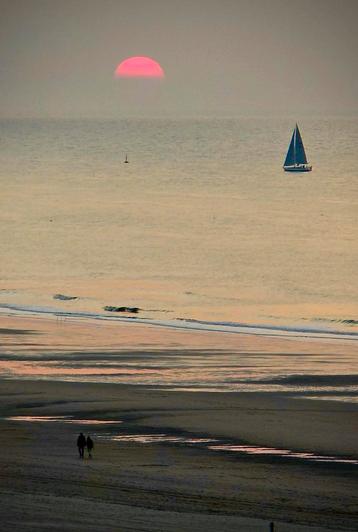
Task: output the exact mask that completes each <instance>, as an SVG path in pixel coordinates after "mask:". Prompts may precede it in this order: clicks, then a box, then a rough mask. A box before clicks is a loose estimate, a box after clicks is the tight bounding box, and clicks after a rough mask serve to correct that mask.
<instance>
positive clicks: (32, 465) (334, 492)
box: [0, 380, 358, 532]
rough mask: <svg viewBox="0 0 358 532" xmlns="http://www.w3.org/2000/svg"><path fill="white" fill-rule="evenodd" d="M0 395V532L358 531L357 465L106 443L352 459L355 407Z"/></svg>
mask: <svg viewBox="0 0 358 532" xmlns="http://www.w3.org/2000/svg"><path fill="white" fill-rule="evenodd" d="M0 393H1V412H0V415H1V429H0V441H1V449H2V452H1V457H0V461H1V468H0V471H1V473H0V485H1V488H0V489H1V522H2V526H3V529H4V530H10V529H16V530H50V529H51V530H53V529H55V530H146V531H147V530H148V531H149V530H150V531H159V530H160V531H163V532H164V531H179V530H180V531H182V530H193V529H194V530H203V531H204V530H212V531H214V530H223V531H234V530H244V531H246V530H247V531H261V530H263V531H264V530H268V529H269V522H270V521H274V522H275V524H276V530H278V531H287V532H288V531H304V530H307V531H309V530H312V532H313V531H316V532H318V531H323V530H356V523H357V521H356V519H357V513H356V512H357V502H358V500H357V496H356V493H357V475H356V470H357V466H352V465H348V464H339V463H336V464H335V463H315V462H308V461H305V460H298V459H292V458H279V457H272V456H271V457H267V456H254V455H253V456H249V455H243V454H240V455H238V454H235V453H229V452H215V451H212V450H210V449H208V448H205V447H204V446H203V445H200V444H199V445H197V446H195V445H184V444H179V445H178V444H175V443H165V442H162V443H161V442H154V443H146V444H144V443H141V441H113V440H111V439H110V438H111V436H113V435H121V434H122V435H123V434H132V435H133V434H142V435H143V434H147V435H148V434H163V433H165V434H169V435H175V436H178V435H185V436H186V437H188V435H189V436H190V437H192V438H200V437H201V438H212V439H216V438H219V439H220V438H226V439H228V438H229V439H231V440H232V441H240V442H246V443H250V444H255V445H270V446H278V447H279V448H289V449H295V450H300V451H304V450H306V451H307V450H310V451H315V452H317V453H325V454H333V455H335V456H339V455H341V456H350V457H351V458H357V459H358V454H357V433H356V430H355V428H356V426H357V417H358V412H357V408H356V407H355V406H354V405H350V404H344V403H340V404H338V403H336V402H329V403H328V402H326V401H325V402H323V401H309V400H303V399H292V398H285V397H280V396H278V395H275V394H268V395H267V394H266V395H265V394H245V393H243V394H240V393H235V394H234V393H231V394H224V393H222V394H210V393H181V392H171V391H163V390H153V389H146V388H144V387H136V386H123V385H113V384H87V383H84V384H83V383H65V382H39V381H24V380H22V381H16V380H2V381H1V384H0ZM10 416H72V419H73V418H75V419H77V420H83V419H85V420H93V425H81V424H78V423H65V422H61V421H57V422H55V421H53V422H28V421H11V420H6V419H5V418H8V417H10ZM95 420H97V423H96V421H95ZM106 420H107V421H108V420H112V421H117V423H115V424H113V425H106V424H104V425H101V424H98V421H106ZM120 422H121V423H120ZM81 430H82V431H83V432H84V433H85V434H89V433H90V434H91V435H92V436H93V439H94V441H95V453H94V458H93V459H92V460H90V459H88V458H85V460H83V461H81V460H79V458H78V454H77V449H76V438H77V435H78V433H79V431H81Z"/></svg>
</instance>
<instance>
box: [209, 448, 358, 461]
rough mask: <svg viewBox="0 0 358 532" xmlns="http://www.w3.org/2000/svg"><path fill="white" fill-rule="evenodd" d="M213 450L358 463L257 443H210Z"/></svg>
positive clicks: (347, 459) (348, 459) (336, 457)
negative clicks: (258, 445)
mask: <svg viewBox="0 0 358 532" xmlns="http://www.w3.org/2000/svg"><path fill="white" fill-rule="evenodd" d="M208 448H209V449H211V450H212V451H229V452H235V453H243V454H252V455H261V456H262V455H268V456H279V457H282V458H299V459H303V460H313V461H315V462H334V463H342V464H354V465H358V460H353V459H350V458H340V457H338V456H324V455H319V454H314V453H309V452H302V453H301V452H296V451H290V450H289V449H276V448H274V447H257V446H255V445H231V444H221V445H210V446H209V447H208Z"/></svg>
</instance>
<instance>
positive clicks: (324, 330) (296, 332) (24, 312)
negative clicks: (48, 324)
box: [0, 304, 358, 341]
mask: <svg viewBox="0 0 358 532" xmlns="http://www.w3.org/2000/svg"><path fill="white" fill-rule="evenodd" d="M125 314H126V313H115V312H112V313H111V314H110V313H103V312H86V311H81V310H78V311H74V310H72V311H70V310H66V309H60V308H54V307H53V308H50V307H36V306H23V305H10V304H1V305H0V318H1V317H3V316H8V317H10V316H13V317H31V318H36V319H61V318H62V319H70V320H83V321H84V322H86V323H88V324H89V325H90V324H91V323H95V322H96V321H100V322H117V323H135V324H138V325H143V326H153V327H161V328H163V329H178V330H188V331H200V332H205V331H207V332H217V333H220V332H221V333H230V334H248V335H250V334H251V335H263V336H272V337H274V336H283V337H285V338H286V337H287V338H298V339H304V338H312V339H317V340H322V339H328V340H352V341H358V330H348V329H347V327H353V328H355V327H356V326H357V323H356V320H340V321H339V320H328V319H327V320H320V321H326V324H327V325H326V327H321V328H320V327H317V326H316V325H314V322H313V321H312V322H310V325H308V326H307V327H304V326H303V325H299V324H297V325H292V324H281V325H280V324H274V323H249V322H248V323H243V322H232V321H231V322H227V321H207V320H200V319H193V318H178V317H177V318H173V319H166V320H165V319H161V320H157V319H154V318H149V317H141V316H137V315H136V316H134V315H130V316H128V315H125ZM333 324H334V326H335V327H337V325H341V326H342V327H343V326H344V325H345V327H346V328H341V329H337V328H333Z"/></svg>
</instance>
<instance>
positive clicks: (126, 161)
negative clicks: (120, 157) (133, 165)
mask: <svg viewBox="0 0 358 532" xmlns="http://www.w3.org/2000/svg"><path fill="white" fill-rule="evenodd" d="M123 162H124V163H129V161H128V155H127V154H126V158H125V160H124V161H123Z"/></svg>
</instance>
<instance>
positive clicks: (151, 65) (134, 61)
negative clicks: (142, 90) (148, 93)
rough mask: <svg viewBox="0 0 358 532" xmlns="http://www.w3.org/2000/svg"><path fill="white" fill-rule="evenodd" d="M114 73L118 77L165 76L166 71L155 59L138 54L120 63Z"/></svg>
mask: <svg viewBox="0 0 358 532" xmlns="http://www.w3.org/2000/svg"><path fill="white" fill-rule="evenodd" d="M114 75H115V77H116V78H164V71H163V69H162V67H161V66H160V64H159V63H158V62H157V61H154V59H151V58H150V57H145V56H136V57H128V59H125V60H124V61H122V62H121V63H119V65H118V66H117V68H116V70H115V72H114Z"/></svg>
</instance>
